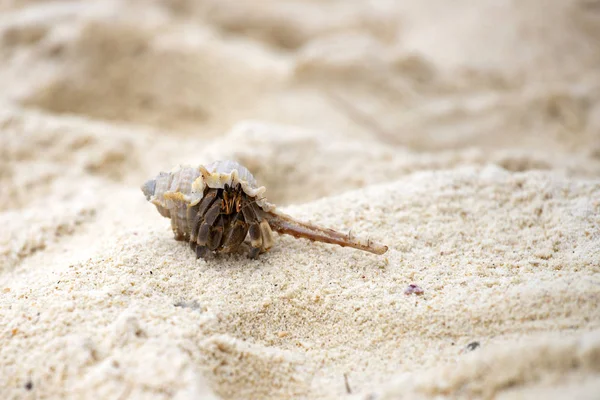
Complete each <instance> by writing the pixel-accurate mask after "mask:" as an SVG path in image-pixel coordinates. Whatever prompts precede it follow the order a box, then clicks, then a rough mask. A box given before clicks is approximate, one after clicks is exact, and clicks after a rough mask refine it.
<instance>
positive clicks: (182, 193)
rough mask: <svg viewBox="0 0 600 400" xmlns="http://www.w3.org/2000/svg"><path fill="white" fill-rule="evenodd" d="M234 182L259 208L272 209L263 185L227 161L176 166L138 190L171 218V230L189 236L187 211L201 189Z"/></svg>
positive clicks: (246, 171)
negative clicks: (265, 195) (195, 165)
mask: <svg viewBox="0 0 600 400" xmlns="http://www.w3.org/2000/svg"><path fill="white" fill-rule="evenodd" d="M238 184H240V185H241V187H242V190H243V191H244V193H245V194H246V195H248V196H249V197H252V198H254V199H255V201H256V204H257V205H258V206H259V207H260V208H261V209H262V210H263V211H265V212H274V211H275V206H274V205H273V204H271V203H269V202H268V201H267V200H266V198H265V197H264V192H265V190H266V189H265V187H264V186H258V185H257V183H256V179H255V178H254V176H253V175H252V174H251V173H250V171H248V169H247V168H246V167H244V166H242V165H240V164H239V163H237V162H235V161H230V160H225V161H215V162H213V163H210V164H208V165H206V166H203V165H200V166H198V167H192V166H186V165H180V166H177V167H175V168H174V169H173V170H172V171H171V172H161V173H160V174H159V175H158V176H157V177H156V179H153V180H149V181H147V182H146V183H145V184H144V185H143V186H142V191H143V192H144V194H145V196H146V200H148V201H150V202H151V203H152V204H154V205H155V206H156V208H157V209H158V211H159V212H160V214H161V215H162V216H163V217H167V218H170V219H171V226H172V228H173V231H175V232H177V233H180V234H183V235H189V233H190V232H191V230H192V226H191V223H192V219H193V218H189V216H188V210H189V209H190V208H191V207H193V206H195V205H196V204H198V203H199V202H200V200H202V197H203V196H204V189H205V188H206V187H209V188H211V189H223V188H224V187H225V185H229V186H232V187H235V186H236V185H238Z"/></svg>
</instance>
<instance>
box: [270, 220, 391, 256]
mask: <svg viewBox="0 0 600 400" xmlns="http://www.w3.org/2000/svg"><path fill="white" fill-rule="evenodd" d="M267 218H269V225H270V226H271V228H272V229H273V230H274V231H276V232H279V233H283V234H286V235H292V236H294V237H303V238H306V239H309V240H315V241H317V242H324V243H331V244H337V245H340V246H342V247H352V248H355V249H359V250H363V251H368V252H370V253H374V254H383V253H385V252H386V251H387V250H388V247H387V246H384V245H382V244H379V243H376V242H373V241H371V239H367V240H365V239H361V238H355V237H351V236H350V235H349V234H343V233H340V232H337V231H334V230H333V229H329V228H321V227H319V226H316V225H312V224H309V223H308V222H302V221H297V220H295V219H293V218H292V217H290V216H289V215H286V214H283V213H277V214H271V213H269V214H267Z"/></svg>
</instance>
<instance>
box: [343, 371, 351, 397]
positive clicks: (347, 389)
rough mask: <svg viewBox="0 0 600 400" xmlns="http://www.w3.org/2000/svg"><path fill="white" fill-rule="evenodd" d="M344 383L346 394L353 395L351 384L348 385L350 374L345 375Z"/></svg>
mask: <svg viewBox="0 0 600 400" xmlns="http://www.w3.org/2000/svg"><path fill="white" fill-rule="evenodd" d="M344 383H345V384H346V393H348V394H352V389H350V384H349V383H348V374H346V373H344Z"/></svg>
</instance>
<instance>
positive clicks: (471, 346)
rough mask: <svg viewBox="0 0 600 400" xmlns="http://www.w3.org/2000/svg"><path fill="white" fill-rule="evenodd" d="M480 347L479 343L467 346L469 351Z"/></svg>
mask: <svg viewBox="0 0 600 400" xmlns="http://www.w3.org/2000/svg"><path fill="white" fill-rule="evenodd" d="M479 346H480V344H479V342H471V343H469V344H468V345H467V348H466V350H467V351H473V350H475V349H476V348H478V347H479Z"/></svg>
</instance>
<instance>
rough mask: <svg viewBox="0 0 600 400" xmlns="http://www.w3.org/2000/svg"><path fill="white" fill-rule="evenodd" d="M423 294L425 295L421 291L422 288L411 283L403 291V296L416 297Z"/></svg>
mask: <svg viewBox="0 0 600 400" xmlns="http://www.w3.org/2000/svg"><path fill="white" fill-rule="evenodd" d="M423 293H425V291H424V290H423V288H421V286H419V285H415V284H413V283H411V284H410V285H408V286H407V287H406V289H405V290H404V294H405V295H407V296H408V295H411V294H416V295H419V296H420V295H422V294H423Z"/></svg>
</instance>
